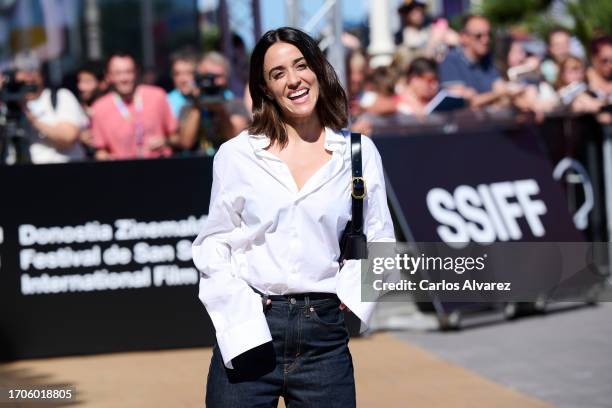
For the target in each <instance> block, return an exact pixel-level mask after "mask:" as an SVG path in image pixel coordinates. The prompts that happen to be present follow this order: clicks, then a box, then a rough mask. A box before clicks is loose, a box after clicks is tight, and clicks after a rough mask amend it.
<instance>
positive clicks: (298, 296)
mask: <svg viewBox="0 0 612 408" xmlns="http://www.w3.org/2000/svg"><path fill="white" fill-rule="evenodd" d="M249 286H250V285H249ZM250 288H251V289H253V291H255V292H257V293H259V294H260V295H262V296H266V297H267V299H270V300H284V301H287V302H289V301H290V300H291V298H293V299H295V300H304V299H305V298H306V297H308V299H310V300H320V299H338V295H337V294H335V293H329V292H303V293H288V294H286V295H266V294H265V293H262V292H261V291H260V290H257V289H255V288H254V287H252V286H250Z"/></svg>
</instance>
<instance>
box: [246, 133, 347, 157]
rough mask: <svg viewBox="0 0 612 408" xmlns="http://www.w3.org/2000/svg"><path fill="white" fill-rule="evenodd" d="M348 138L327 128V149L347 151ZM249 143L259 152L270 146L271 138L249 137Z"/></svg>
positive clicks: (340, 151) (264, 136) (261, 136)
mask: <svg viewBox="0 0 612 408" xmlns="http://www.w3.org/2000/svg"><path fill="white" fill-rule="evenodd" d="M347 140H348V138H347V137H345V135H344V134H343V132H342V131H340V132H336V131H334V130H333V129H331V128H328V127H326V128H325V148H326V149H327V150H329V151H332V152H334V151H338V152H339V153H343V152H344V150H345V149H346V144H347ZM249 141H250V143H251V146H253V149H254V150H255V152H259V151H261V150H263V149H265V148H266V147H268V146H269V145H270V138H269V137H268V136H266V135H249Z"/></svg>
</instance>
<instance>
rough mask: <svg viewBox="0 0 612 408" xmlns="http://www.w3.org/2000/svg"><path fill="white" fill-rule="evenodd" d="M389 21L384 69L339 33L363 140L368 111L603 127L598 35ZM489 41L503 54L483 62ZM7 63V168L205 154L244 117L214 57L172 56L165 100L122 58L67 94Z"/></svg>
mask: <svg viewBox="0 0 612 408" xmlns="http://www.w3.org/2000/svg"><path fill="white" fill-rule="evenodd" d="M398 15H399V18H400V21H401V28H400V30H399V31H398V32H397V33H396V35H395V42H396V52H395V54H394V55H393V59H392V62H391V64H384V65H383V64H380V63H379V62H376V61H377V60H376V59H375V58H371V57H370V56H369V55H368V54H367V53H366V52H365V51H364V49H365V47H363V46H362V45H361V43H360V41H359V40H358V39H357V38H356V37H353V36H351V35H349V34H345V36H343V44H344V46H345V49H346V51H347V53H346V55H347V57H346V64H347V65H346V67H347V70H346V72H347V81H346V88H347V89H346V90H347V94H348V97H349V107H350V116H351V123H352V130H354V131H360V132H362V133H365V134H370V133H371V132H372V123H371V121H370V119H369V118H371V117H372V115H376V116H378V117H382V118H384V117H387V116H389V115H400V116H410V117H413V118H416V119H418V120H421V119H424V118H426V117H427V116H429V115H435V114H439V113H444V112H446V111H449V110H453V109H493V110H495V109H512V110H516V111H522V112H531V113H533V114H534V116H535V118H536V119H540V120H541V119H542V118H543V117H544V115H546V114H548V113H551V112H579V113H591V114H595V115H599V119H600V120H601V121H604V122H607V123H610V122H611V119H610V118H611V113H610V106H611V103H612V37H610V36H605V35H602V36H599V37H597V38H595V39H594V40H593V41H592V43H591V44H590V47H589V49H586V50H584V49H580V47H576V46H575V44H576V41H574V42H572V39H573V38H572V34H571V32H570V31H568V30H566V29H564V28H557V29H554V30H552V31H551V32H550V33H549V35H548V36H547V38H546V39H545V40H546V50H545V51H544V52H542V51H539V50H538V49H537V47H535V46H534V44H535V42H534V36H530V35H525V34H524V33H518V34H516V33H515V34H510V35H506V37H505V38H504V40H503V41H497V39H498V38H497V36H495V35H494V33H493V31H492V27H491V23H490V22H489V21H488V20H487V18H485V17H483V16H480V15H471V14H470V15H465V16H464V17H463V19H462V21H461V27H460V29H459V30H458V31H455V30H453V29H451V28H450V27H449V24H448V22H447V21H446V20H444V19H441V18H439V19H435V20H432V19H431V18H429V16H428V15H427V6H426V3H425V2H423V1H419V0H405V1H404V2H403V3H402V4H401V6H400V7H399V9H398ZM494 39H495V43H496V44H495V47H496V50H495V51H496V54H497V55H498V56H499V55H501V56H502V58H499V57H498V58H495V57H494V54H493V50H492V48H493V47H492V45H493V42H494ZM585 56H588V59H587V58H586V57H585ZM378 61H380V60H378ZM14 66H15V80H16V81H21V82H22V83H26V84H28V86H29V89H28V92H27V93H26V94H25V97H24V100H23V102H22V103H20V105H19V108H20V109H21V111H22V113H23V114H22V117H21V119H20V122H21V123H20V127H22V128H23V134H24V135H25V136H24V137H21V139H20V140H21V141H25V142H26V143H27V148H26V149H25V150H27V151H26V152H25V154H24V151H23V150H24V149H21V150H20V148H19V146H17V144H15V146H12V145H11V144H10V143H5V146H4V149H3V150H4V152H3V159H2V160H3V161H4V162H6V163H14V162H16V161H19V160H20V157H26V156H27V157H26V160H27V161H29V162H32V163H56V162H66V161H72V160H83V159H87V158H89V159H95V160H112V159H133V158H155V157H167V156H170V155H173V154H179V155H181V154H186V153H189V154H194V153H195V154H204V155H209V156H212V155H214V153H215V151H216V149H217V148H218V147H219V146H220V145H221V143H223V142H224V141H225V140H228V139H229V138H231V137H233V136H235V135H237V134H238V133H240V132H241V131H242V130H243V129H245V128H246V127H247V126H248V124H249V123H250V120H251V114H250V104H251V101H250V96H249V92H248V89H247V88H245V85H246V78H244V71H245V67H233V66H231V64H230V62H229V61H228V59H227V58H226V57H225V56H224V55H223V54H222V53H220V52H217V51H210V52H207V53H205V54H204V55H198V53H196V52H194V51H193V50H192V49H190V48H185V49H182V50H179V51H177V52H175V53H174V54H173V55H171V57H170V69H171V78H172V81H173V85H174V89H172V90H171V91H170V92H166V91H165V90H164V89H162V88H161V87H158V86H156V85H153V84H147V83H145V82H146V81H145V80H143V75H141V70H140V69H139V67H138V64H137V62H136V60H135V58H134V57H133V56H132V55H130V54H128V53H115V54H113V55H111V56H110V57H109V58H108V59H107V60H106V61H105V62H104V63H102V62H97V61H96V62H87V63H85V64H84V65H82V66H81V67H79V69H78V71H77V82H76V89H75V93H76V96H75V94H73V93H72V92H71V91H69V90H68V89H65V88H60V89H59V90H55V89H51V88H49V87H46V86H45V81H44V78H43V70H42V69H41V65H40V63H39V61H37V60H36V58H33V57H27V56H26V57H23V58H16V60H15V63H14ZM230 84H231V85H232V86H230ZM231 89H234V90H235V89H243V90H244V91H243V92H242V93H243V95H239V94H237V93H236V92H233V91H232V90H231ZM0 108H2V106H0Z"/></svg>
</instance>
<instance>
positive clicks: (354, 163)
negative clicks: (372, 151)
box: [338, 133, 368, 264]
mask: <svg viewBox="0 0 612 408" xmlns="http://www.w3.org/2000/svg"><path fill="white" fill-rule="evenodd" d="M351 168H352V170H351V171H352V177H351V197H352V206H351V220H350V221H349V222H347V223H346V227H345V228H344V232H343V233H342V237H341V238H340V258H339V260H338V262H340V264H342V261H343V260H345V259H366V258H367V257H368V241H367V238H366V236H365V234H364V233H363V200H364V199H365V196H366V194H367V191H366V182H365V179H364V178H363V176H362V173H361V134H359V133H351Z"/></svg>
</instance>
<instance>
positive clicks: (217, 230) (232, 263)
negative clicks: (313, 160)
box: [192, 128, 395, 368]
mask: <svg viewBox="0 0 612 408" xmlns="http://www.w3.org/2000/svg"><path fill="white" fill-rule="evenodd" d="M361 141H362V163H363V164H362V168H363V177H364V178H365V180H366V186H367V195H366V198H365V201H364V206H363V207H364V232H365V234H366V237H367V239H368V242H395V233H394V230H393V223H392V221H391V215H390V213H389V208H388V206H387V197H386V190H385V181H384V175H383V167H382V162H381V158H380V154H379V153H378V150H377V149H376V147H375V145H374V143H373V142H372V140H371V139H370V138H368V137H367V136H362V137H361ZM269 144H270V138H268V137H267V136H264V135H251V134H248V133H247V131H244V132H242V133H240V134H239V135H238V136H236V137H234V138H233V139H230V140H229V141H227V142H225V143H223V144H222V145H221V147H220V148H219V150H218V152H217V153H216V155H215V157H214V161H213V184H212V190H211V198H210V208H209V211H208V218H207V220H206V223H205V226H204V227H203V229H202V231H201V232H200V234H199V235H198V237H197V238H196V239H195V241H194V242H193V247H192V250H193V251H192V252H193V261H194V263H195V265H196V267H197V268H198V269H199V270H200V285H199V298H200V300H201V301H202V303H203V304H204V306H205V308H206V310H207V311H208V314H209V316H210V318H211V320H212V322H213V325H214V327H215V330H216V337H217V343H218V345H219V349H220V351H221V355H222V357H223V361H224V364H225V366H226V367H228V368H233V366H232V364H231V360H232V358H234V357H236V356H238V355H240V354H242V353H244V352H245V351H247V350H250V349H252V348H254V347H256V346H258V345H260V344H263V343H266V342H268V341H271V340H272V337H271V335H270V330H269V327H268V324H267V321H266V317H265V315H264V312H263V308H262V302H261V296H260V295H259V294H257V293H256V292H254V291H253V290H252V289H251V288H250V287H249V285H251V286H253V287H255V288H257V289H258V290H259V291H261V292H263V293H268V294H291V293H303V292H329V293H336V294H337V295H338V297H339V298H340V300H341V301H342V302H343V303H344V304H345V305H347V307H348V308H350V310H351V311H352V312H353V313H355V315H356V316H357V317H359V319H360V320H361V328H360V332H363V331H364V330H366V329H367V327H368V324H369V320H370V317H371V315H372V311H373V309H374V306H375V304H376V303H375V302H362V301H361V268H360V267H361V261H360V260H349V261H347V262H346V263H345V264H344V266H343V267H342V269H340V265H339V264H338V261H337V260H338V258H339V256H340V247H339V242H338V241H339V239H340V237H341V235H342V231H343V230H344V227H345V226H346V223H347V221H348V220H349V219H350V218H351V190H350V186H351V184H350V180H351V149H350V136H349V134H348V133H347V134H346V135H344V133H343V132H335V131H333V130H332V129H329V128H326V129H325V148H326V149H327V150H329V151H331V152H332V157H331V159H330V160H329V161H328V162H326V163H325V164H324V165H323V166H322V167H320V168H319V169H318V170H317V171H316V172H315V173H314V174H313V175H312V176H311V177H310V179H309V180H308V181H307V182H306V184H304V186H303V187H302V189H301V190H299V191H298V187H297V185H296V183H295V180H294V178H293V176H292V174H291V172H290V170H289V167H288V166H287V165H286V164H285V162H284V161H282V160H281V159H280V158H278V157H277V156H275V155H273V154H272V153H270V152H268V151H267V150H265V147H267V146H268V145H269Z"/></svg>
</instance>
